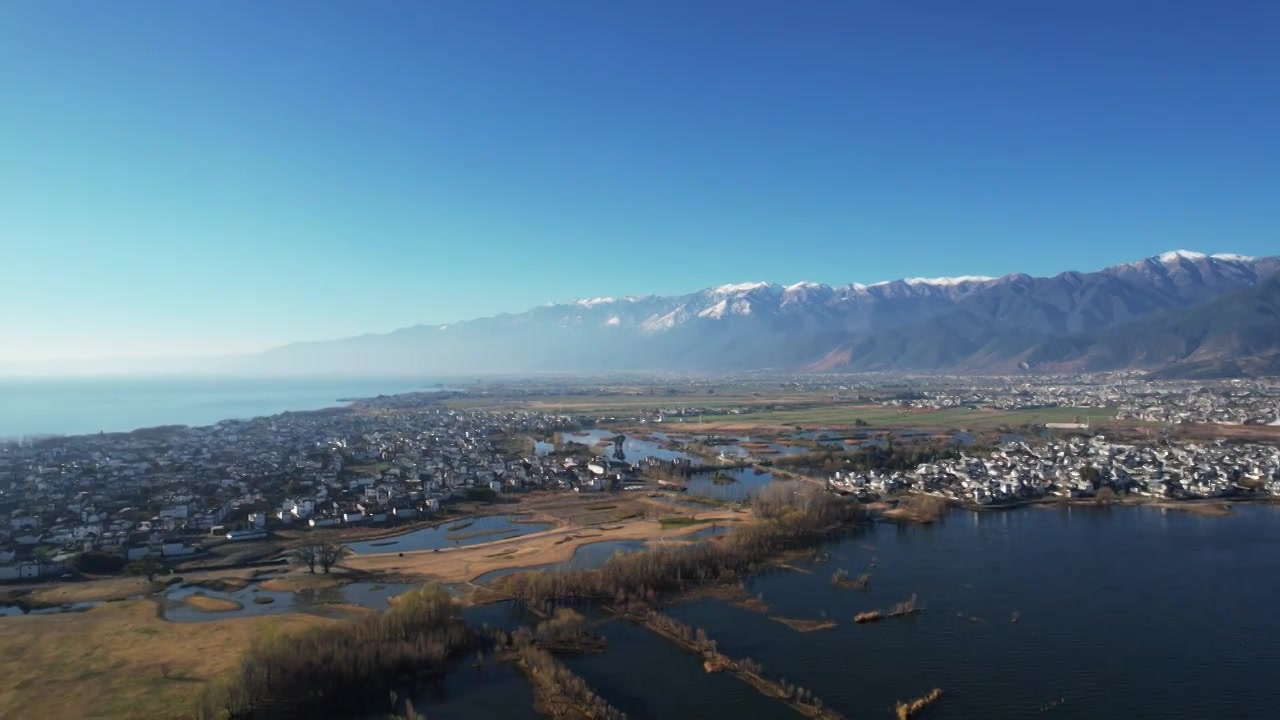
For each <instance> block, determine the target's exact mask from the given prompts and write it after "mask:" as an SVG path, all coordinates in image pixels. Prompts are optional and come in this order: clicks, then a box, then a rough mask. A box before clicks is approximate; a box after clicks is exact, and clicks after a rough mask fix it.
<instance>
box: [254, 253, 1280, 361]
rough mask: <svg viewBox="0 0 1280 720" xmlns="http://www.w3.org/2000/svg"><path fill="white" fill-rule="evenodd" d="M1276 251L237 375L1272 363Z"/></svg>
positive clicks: (506, 336) (551, 322)
mask: <svg viewBox="0 0 1280 720" xmlns="http://www.w3.org/2000/svg"><path fill="white" fill-rule="evenodd" d="M1278 308H1280V257H1260V258H1257V257H1247V256H1243V255H1230V254H1216V255H1207V254H1204V253H1198V252H1190V251H1175V252H1169V253H1165V254H1163V255H1159V256H1155V257H1151V258H1147V259H1144V260H1140V261H1138V262H1133V263H1126V264H1123V265H1117V266H1114V267H1109V268H1105V269H1103V270H1099V271H1096V272H1087V273H1082V272H1074V271H1072V272H1064V273H1061V274H1059V275H1055V276H1053V277H1032V276H1030V275H1025V274H1013V275H1006V276H1004V277H999V278H990V277H974V276H966V277H957V278H934V279H926V278H908V279H903V280H895V281H890V282H882V283H875V284H872V285H860V284H856V283H855V284H850V285H843V286H839V287H830V286H827V285H822V284H818V283H809V282H801V283H796V284H793V285H787V286H783V285H779V284H775V283H767V282H751V283H740V284H733V285H723V286H719V287H713V288H707V289H704V290H700V291H697V292H694V293H689V294H686V295H679V296H640V297H625V298H608V297H605V298H593V299H585V300H577V301H574V302H570V303H559V304H557V303H552V304H548V305H545V306H542V307H538V308H534V309H532V310H529V311H528V312H524V313H518V314H503V315H498V316H496V317H489V318H480V319H476V320H469V321H466V322H459V323H452V324H448V325H438V326H424V325H419V326H414V327H409V328H404V329H401V330H397V331H394V332H391V333H387V334H381V335H362V336H359V337H352V338H346V339H341V340H332V341H323V342H308V343H296V344H292V345H287V346H284V347H280V348H276V349H273V350H269V351H267V352H265V353H261V354H258V355H254V356H246V357H242V358H240V359H239V360H238V362H237V364H238V366H239V369H240V370H243V371H253V372H266V373H276V372H279V373H284V372H314V373H334V374H342V373H346V374H351V373H360V374H377V373H397V374H417V375H431V374H439V373H465V374H481V373H533V372H566V371H568V372H573V371H580V372H587V371H590V372H608V371H629V370H651V371H706V372H718V371H741V370H764V369H769V370H779V371H810V372H869V371H916V372H921V371H949V372H986V373H993V372H1002V373H1004V372H1062V371H1096V370H1118V369H1142V370H1147V371H1150V372H1152V373H1153V374H1156V375H1160V376H1165V377H1213V376H1239V375H1252V374H1259V373H1263V374H1272V373H1277V372H1280V315H1278V314H1277V310H1278Z"/></svg>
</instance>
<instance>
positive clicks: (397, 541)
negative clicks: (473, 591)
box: [347, 515, 552, 555]
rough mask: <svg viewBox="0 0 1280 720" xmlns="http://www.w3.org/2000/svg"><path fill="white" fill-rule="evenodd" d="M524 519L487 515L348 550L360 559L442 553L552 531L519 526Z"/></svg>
mask: <svg viewBox="0 0 1280 720" xmlns="http://www.w3.org/2000/svg"><path fill="white" fill-rule="evenodd" d="M524 519H526V518H524V517H522V516H520V515H486V516H484V517H477V518H460V519H458V520H454V521H449V522H445V523H442V524H440V525H436V526H434V527H428V528H422V529H421V530H414V531H412V532H408V533H404V534H403V535H393V536H391V537H386V538H382V539H379V540H364V541H361V542H353V543H348V544H347V547H349V548H351V551H352V552H354V553H356V554H358V555H366V554H374V553H391V552H410V551H413V550H439V549H442V548H449V547H460V546H465V545H475V544H478V543H486V542H493V541H495V540H506V539H508V538H513V537H519V536H521V535H528V534H529V533H535V532H540V531H542V530H547V529H549V528H551V527H552V525H550V524H548V523H538V522H517V521H519V520H524Z"/></svg>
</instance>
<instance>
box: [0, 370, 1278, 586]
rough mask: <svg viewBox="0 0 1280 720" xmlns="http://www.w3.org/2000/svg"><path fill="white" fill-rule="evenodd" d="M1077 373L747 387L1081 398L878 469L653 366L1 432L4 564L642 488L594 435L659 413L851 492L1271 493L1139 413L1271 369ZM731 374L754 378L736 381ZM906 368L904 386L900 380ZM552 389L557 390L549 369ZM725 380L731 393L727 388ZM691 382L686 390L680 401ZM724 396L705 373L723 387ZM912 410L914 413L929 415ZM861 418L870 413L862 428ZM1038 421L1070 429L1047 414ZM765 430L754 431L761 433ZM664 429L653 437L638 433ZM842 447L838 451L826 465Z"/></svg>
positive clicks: (1243, 462)
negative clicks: (642, 388) (926, 456)
mask: <svg viewBox="0 0 1280 720" xmlns="http://www.w3.org/2000/svg"><path fill="white" fill-rule="evenodd" d="M1086 380H1087V382H1085V381H1081V380H1080V379H1079V378H1077V379H1076V381H1075V382H1068V381H1067V380H1066V379H1063V378H1052V379H1050V380H1048V381H1046V382H1044V383H1041V384H1037V385H1028V384H1027V382H1026V381H1025V379H1023V380H1020V381H1017V382H1015V381H1013V380H1011V379H1006V380H993V379H982V380H979V381H969V384H968V385H967V386H965V385H964V384H963V383H962V382H960V381H959V380H957V379H946V380H945V381H944V380H942V379H933V380H929V381H923V380H919V379H915V380H911V381H909V382H906V383H904V382H903V381H901V380H898V379H894V380H893V381H891V382H890V383H888V384H889V385H891V387H888V388H886V387H885V385H886V382H885V381H884V380H883V379H881V380H880V383H881V384H880V385H878V386H877V385H876V384H875V383H873V382H870V381H865V380H858V381H857V383H853V382H850V381H849V379H847V378H831V379H828V380H826V381H825V383H818V382H817V381H815V380H813V379H811V378H807V379H803V380H788V379H782V380H778V381H775V382H774V384H773V385H768V384H767V383H764V382H763V381H761V380H760V379H756V380H755V382H756V383H757V387H766V388H767V389H766V390H762V391H761V390H757V391H753V392H755V393H758V394H759V395H761V396H762V398H763V399H762V400H761V402H767V403H768V405H766V406H765V407H766V408H770V409H772V408H777V407H783V408H786V407H789V406H788V405H787V404H786V402H787V401H785V400H777V401H776V402H775V401H772V400H770V398H769V395H770V394H772V395H779V396H795V395H796V393H798V392H801V391H803V392H808V393H812V394H810V395H805V396H803V397H801V398H800V399H799V400H798V401H792V402H793V404H792V405H791V406H790V407H812V406H815V405H818V406H821V405H822V402H823V401H822V398H823V397H826V398H832V397H836V398H844V399H846V400H847V399H848V398H849V397H850V396H851V395H856V396H857V397H858V399H859V402H862V403H864V404H863V405H858V406H857V407H856V409H853V410H850V411H849V418H850V419H851V420H852V419H854V418H855V417H857V416H860V415H862V414H870V413H873V412H875V409H876V408H881V409H893V408H901V407H902V406H904V405H908V406H911V407H913V408H916V409H928V408H934V409H946V408H954V407H957V406H963V407H967V408H973V409H977V410H979V411H980V410H981V409H984V408H985V409H989V410H990V411H995V410H999V411H1008V410H1012V411H1019V410H1021V409H1027V408H1044V407H1068V408H1076V409H1077V410H1076V411H1078V412H1082V413H1086V418H1084V421H1083V422H1071V423H1046V426H1047V427H1045V426H1042V427H1040V428H1039V429H1038V430H1036V431H1035V432H1026V433H1021V434H1018V435H1017V436H1006V437H1002V438H1000V441H999V442H992V443H989V444H986V445H984V446H982V447H978V446H973V445H971V444H966V443H965V442H963V441H960V440H956V442H954V443H953V445H954V446H953V447H952V449H951V450H950V452H949V455H948V457H945V458H941V459H938V460H936V461H933V462H923V463H919V464H918V465H916V466H915V467H914V468H896V469H894V470H889V469H887V468H877V467H857V468H853V469H851V467H852V465H854V464H856V463H854V462H853V460H855V459H856V452H857V447H864V448H865V447H866V445H861V446H844V445H840V446H838V447H837V448H836V449H837V450H839V452H837V453H835V454H836V455H837V456H838V457H835V458H834V463H833V462H832V457H831V453H832V451H831V448H830V447H824V446H823V445H821V444H819V445H817V446H814V445H813V442H812V441H811V440H806V441H805V442H806V443H808V444H807V445H805V444H803V443H802V442H801V439H802V438H805V437H812V433H810V434H809V435H804V434H803V433H801V432H799V431H797V430H795V429H794V428H791V429H786V428H780V427H771V428H765V427H761V428H758V429H757V430H755V431H752V432H751V433H749V434H747V435H743V434H741V433H736V434H734V433H725V434H724V436H719V435H716V434H714V433H708V432H705V431H700V430H697V428H698V427H699V423H698V422H697V421H695V417H694V416H695V415H696V416H697V418H698V419H699V420H701V419H704V418H705V415H707V414H712V413H720V414H726V415H727V414H730V413H732V414H733V415H734V416H735V417H736V418H740V419H742V420H745V421H747V422H748V423H749V422H750V421H751V418H752V417H753V416H754V414H755V413H759V412H761V410H762V407H761V405H759V404H737V403H736V402H735V401H732V400H731V401H729V402H728V403H727V404H721V403H710V402H709V401H708V400H706V399H704V398H709V397H714V390H710V389H708V387H707V385H706V384H705V383H704V382H702V381H697V380H695V381H690V382H688V383H686V384H685V385H683V386H675V387H674V389H672V385H671V384H670V380H669V379H664V380H663V382H664V383H666V384H665V385H663V388H664V389H662V390H658V391H653V392H650V393H648V394H646V395H645V397H652V396H656V397H659V398H663V399H662V400H660V401H659V402H658V403H656V404H650V405H648V406H645V407H641V408H638V409H636V410H635V411H631V412H618V411H616V410H612V409H609V410H604V411H601V412H596V413H591V412H586V411H578V410H571V409H568V408H566V409H565V410H563V411H553V407H554V406H556V405H558V404H560V403H559V402H558V401H555V400H551V399H548V400H546V401H544V402H538V400H539V398H545V397H546V394H547V392H549V391H548V390H547V389H545V388H543V389H529V388H517V389H511V388H503V389H501V391H500V392H499V391H495V390H492V389H480V390H477V391H473V392H466V393H457V392H450V393H413V394H408V395H403V396H389V397H379V398H372V399H366V400H362V401H358V402H356V403H354V404H353V405H352V406H350V407H346V408H336V409H333V410H326V411H315V412H296V413H283V414H280V415H276V416H272V417H263V418H255V419H251V420H228V421H224V422H220V423H217V424H215V425H212V426H209V427H198V428H187V427H162V428H153V429H148V430H140V431H135V432H132V433H116V434H99V435H83V436H74V437H64V438H44V439H37V440H24V441H15V442H9V443H5V444H3V445H0V517H3V518H4V519H5V522H3V524H0V580H29V579H32V578H37V577H40V576H47V575H61V574H63V573H65V572H67V571H68V569H69V568H71V567H72V566H73V563H74V560H75V558H76V557H77V556H78V555H79V554H81V553H86V552H93V553H107V554H113V555H119V556H121V557H123V558H125V559H127V560H136V559H138V558H141V557H144V556H146V555H157V556H161V557H165V558H182V557H188V556H195V555H197V554H199V553H202V552H205V551H206V550H207V549H208V548H209V547H211V546H216V545H220V544H225V543H242V542H248V541H253V540H260V539H262V538H265V537H267V536H268V534H269V533H270V532H272V531H273V530H274V529H278V528H285V527H288V528H326V527H338V526H341V527H348V526H358V525H386V524H397V525H399V524H404V523H413V522H421V521H423V520H426V519H430V518H433V517H435V516H437V515H438V514H439V513H441V512H442V511H444V510H447V509H448V508H449V506H451V505H452V504H455V503H458V502H462V501H486V500H492V499H493V498H495V497H498V496H503V495H506V496H511V495H518V494H519V493H522V492H525V491H529V490H537V489H541V490H552V491H556V490H559V491H564V492H598V491H603V490H608V489H620V488H624V487H625V488H629V489H642V488H650V489H654V490H656V489H657V488H658V483H656V482H653V481H654V480H656V478H657V476H658V469H659V468H660V467H661V466H662V465H663V462H662V460H660V459H659V458H658V457H656V456H655V455H654V454H653V453H650V452H642V453H640V454H639V455H635V454H633V455H632V456H630V457H624V456H622V454H621V453H620V450H621V447H622V446H621V444H619V445H618V446H617V448H616V451H615V449H614V448H612V447H611V442H612V438H613V435H614V434H615V431H616V432H617V433H631V434H633V435H635V434H637V433H646V432H652V431H654V430H655V428H657V427H659V426H661V427H663V428H664V429H666V428H670V433H671V435H670V437H669V438H668V440H667V441H666V445H667V447H675V446H679V447H686V449H690V450H691V449H692V448H693V447H694V446H695V444H694V443H681V441H680V440H679V438H681V437H685V439H686V440H689V439H694V438H696V439H697V443H696V445H697V447H700V448H701V449H702V450H703V452H701V453H698V454H696V455H695V454H690V453H685V452H676V451H669V452H664V453H661V454H662V455H663V459H666V460H669V459H671V458H672V457H676V458H679V460H678V462H679V461H683V462H685V463H687V464H688V463H696V465H698V466H705V467H715V466H718V465H723V464H733V465H735V466H740V467H745V466H756V467H758V468H762V469H767V468H769V467H770V466H771V465H773V462H774V461H775V460H776V459H779V455H778V454H779V453H782V456H784V457H786V458H787V460H788V464H789V465H790V466H792V467H795V466H797V465H801V466H803V465H804V463H803V462H799V463H798V462H797V457H796V456H797V455H804V454H806V453H817V452H818V451H821V450H826V451H827V455H828V456H827V458H826V459H827V462H826V463H825V464H824V465H823V466H822V467H816V463H815V467H811V468H805V469H803V471H802V473H800V474H799V475H798V476H799V477H802V478H804V479H808V480H811V481H814V482H818V483H822V484H825V485H826V486H828V487H829V488H830V489H832V490H833V491H836V492H840V493H843V494H852V495H856V496H858V497H859V498H861V499H864V500H876V499H882V498H888V497H892V496H894V495H897V494H901V493H927V494H932V495H936V496H939V497H942V498H945V499H947V500H948V501H953V502H956V503H961V504H969V505H972V506H998V505H1004V504H1011V503H1018V502H1025V501H1033V500H1046V499H1049V500H1052V499H1081V498H1092V497H1097V496H1112V495H1119V496H1123V497H1128V498H1146V499H1152V500H1189V499H1209V498H1247V497H1270V496H1280V450H1277V448H1276V446H1275V445H1274V444H1267V443H1265V442H1245V441H1241V440H1233V441H1231V442H1225V441H1223V440H1213V439H1208V440H1204V441H1198V442H1185V441H1177V440H1173V439H1169V438H1167V437H1165V438H1159V439H1158V438H1156V437H1154V436H1152V435H1150V431H1151V430H1152V423H1169V422H1173V423H1178V424H1194V423H1210V424H1218V425H1224V426H1225V425H1235V424H1249V425H1274V424H1275V423H1276V422H1277V421H1276V420H1275V419H1274V414H1275V408H1276V405H1275V403H1276V398H1277V397H1278V396H1280V386H1277V385H1276V384H1275V383H1274V382H1269V381H1228V382H1225V383H1220V384H1218V385H1217V386H1206V385H1202V384H1187V383H1155V382H1150V381H1145V380H1140V379H1133V378H1128V379H1126V378H1114V377H1113V378H1107V379H1105V382H1104V381H1102V380H1100V379H1098V378H1086ZM737 382H738V383H741V384H744V385H748V386H749V382H750V381H748V380H739V381H737ZM801 383H803V385H801ZM904 386H906V387H909V388H910V390H909V391H905V392H904V390H903V387H904ZM690 388H692V390H691V389H690ZM598 390H599V389H598V388H597V391H598ZM555 391H556V392H560V393H561V394H562V396H563V395H565V394H567V392H566V388H563V387H561V388H557V389H556V390H555ZM569 391H571V392H573V393H579V394H581V393H585V392H589V390H588V389H585V388H571V389H569ZM737 392H738V393H739V394H740V395H741V394H742V390H741V389H740V388H738V390H737ZM694 394H696V395H697V397H698V398H699V399H694V398H692V397H690V396H691V395H694ZM726 394H729V393H728V392H726V391H724V390H721V391H720V397H724V396H725V395H726ZM496 395H501V397H500V398H498V399H495V396H496ZM632 396H634V391H630V394H624V393H621V392H618V393H612V392H602V393H600V394H599V395H598V397H599V401H600V402H604V403H608V402H612V401H613V398H616V397H632ZM668 397H670V398H671V401H670V402H668V401H667V400H666V398H668ZM513 398H514V400H513ZM677 398H679V400H677ZM468 405H471V406H473V407H468ZM1080 408H1085V410H1078V409H1080ZM1088 408H1097V409H1098V410H1097V411H1096V412H1097V413H1098V414H1097V415H1092V416H1090V415H1088V413H1089V412H1091V411H1089V410H1087V409H1088ZM1104 409H1105V410H1104ZM1073 412H1075V411H1073ZM762 417H763V416H762ZM928 417H929V416H928V415H920V416H909V419H911V420H912V421H919V422H926V421H927V420H928ZM1010 417H1016V415H1011V416H1010ZM1099 417H1101V418H1105V419H1106V420H1108V421H1113V422H1116V421H1127V420H1133V421H1137V423H1138V424H1136V425H1133V426H1132V428H1130V429H1131V430H1143V429H1145V430H1146V431H1147V433H1148V434H1147V435H1145V436H1143V435H1141V434H1139V435H1137V436H1136V437H1130V438H1125V439H1118V438H1117V439H1108V438H1109V437H1110V435H1109V432H1108V433H1104V432H1102V431H1100V430H1099V429H1098V428H1093V429H1092V431H1091V430H1090V428H1089V424H1088V419H1090V418H1099ZM1073 419H1078V418H1073ZM949 422H955V421H954V419H950V420H949ZM1010 422H1013V421H1012V420H1011V421H1010ZM597 423H599V425H600V427H601V428H605V427H608V428H610V430H609V431H604V430H600V431H598V432H596V433H594V434H591V435H590V440H579V441H576V442H575V441H574V437H576V436H574V435H573V434H572V433H574V432H575V431H580V430H583V429H584V428H590V427H593V426H595V425H596V424H597ZM1144 423H1145V424H1144ZM848 424H849V425H855V424H856V425H858V426H860V427H859V429H860V431H861V433H860V434H861V436H862V437H864V438H869V440H868V441H867V442H870V443H872V444H875V443H881V442H883V440H882V439H877V438H878V437H882V436H887V437H893V436H894V434H895V429H894V428H889V429H883V430H881V429H877V428H876V427H875V423H866V422H864V421H862V420H861V418H860V417H857V422H856V423H854V422H850V423H848ZM867 425H870V426H871V427H865V428H864V427H861V426H867ZM1055 426H1056V428H1057V429H1058V430H1060V431H1065V434H1064V433H1063V432H1059V433H1058V434H1056V435H1055V434H1053V433H1052V432H1050V430H1053V429H1054V428H1055ZM682 432H683V435H681V433H682ZM896 432H897V437H899V438H900V439H901V438H908V437H909V436H911V435H912V433H906V432H902V431H901V428H898V429H896ZM695 433H701V434H695ZM757 434H759V435H761V437H756V435H757ZM917 434H920V435H926V434H921V433H917ZM1130 434H1131V435H1132V433H1130ZM662 435H663V436H664V437H665V436H666V435H667V434H666V433H663V434H662ZM929 437H932V438H934V439H935V440H936V438H937V437H938V436H937V435H936V434H934V435H929ZM951 437H953V439H954V438H960V435H953V436H951ZM761 439H765V440H768V443H763V444H762V443H759V442H758V441H759V440H761ZM900 441H906V440H900ZM753 443H754V444H753ZM660 445H663V443H662V442H657V441H654V442H649V443H648V444H647V447H653V448H657V447H659V446H660ZM765 445H767V446H768V447H765ZM716 448H721V449H720V450H718V451H717V450H716ZM728 448H732V449H733V452H728V450H727V449H728ZM708 449H710V451H709V452H708ZM851 456H852V457H851ZM842 457H843V458H844V459H845V462H846V463H847V464H849V465H850V467H846V466H842V465H841V464H840V461H841V458H842ZM779 477H782V475H781V474H780V475H779ZM663 486H664V487H666V488H667V489H671V488H672V487H676V488H677V489H679V484H678V483H675V484H673V483H670V482H666V481H664V482H663Z"/></svg>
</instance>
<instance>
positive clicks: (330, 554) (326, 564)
mask: <svg viewBox="0 0 1280 720" xmlns="http://www.w3.org/2000/svg"><path fill="white" fill-rule="evenodd" d="M316 547H317V548H318V561H319V563H320V569H321V570H323V571H324V574H325V575H328V574H329V570H330V568H332V567H333V566H334V565H337V564H338V561H339V560H341V559H342V558H344V557H346V556H347V555H350V554H351V548H348V547H347V546H346V545H343V544H342V543H336V542H322V543H320V544H319V545H317V546H316Z"/></svg>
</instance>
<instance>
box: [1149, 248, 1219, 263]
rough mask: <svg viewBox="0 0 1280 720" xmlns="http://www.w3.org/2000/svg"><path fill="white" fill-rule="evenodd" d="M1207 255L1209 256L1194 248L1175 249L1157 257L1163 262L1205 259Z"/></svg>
mask: <svg viewBox="0 0 1280 720" xmlns="http://www.w3.org/2000/svg"><path fill="white" fill-rule="evenodd" d="M1207 257H1209V256H1208V255H1205V254H1204V253H1201V252H1196V251H1194V250H1173V251H1171V252H1167V253H1164V254H1162V255H1160V256H1159V257H1157V258H1156V259H1157V260H1159V261H1160V262H1162V263H1167V262H1174V261H1175V260H1203V259H1205V258H1207Z"/></svg>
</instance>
